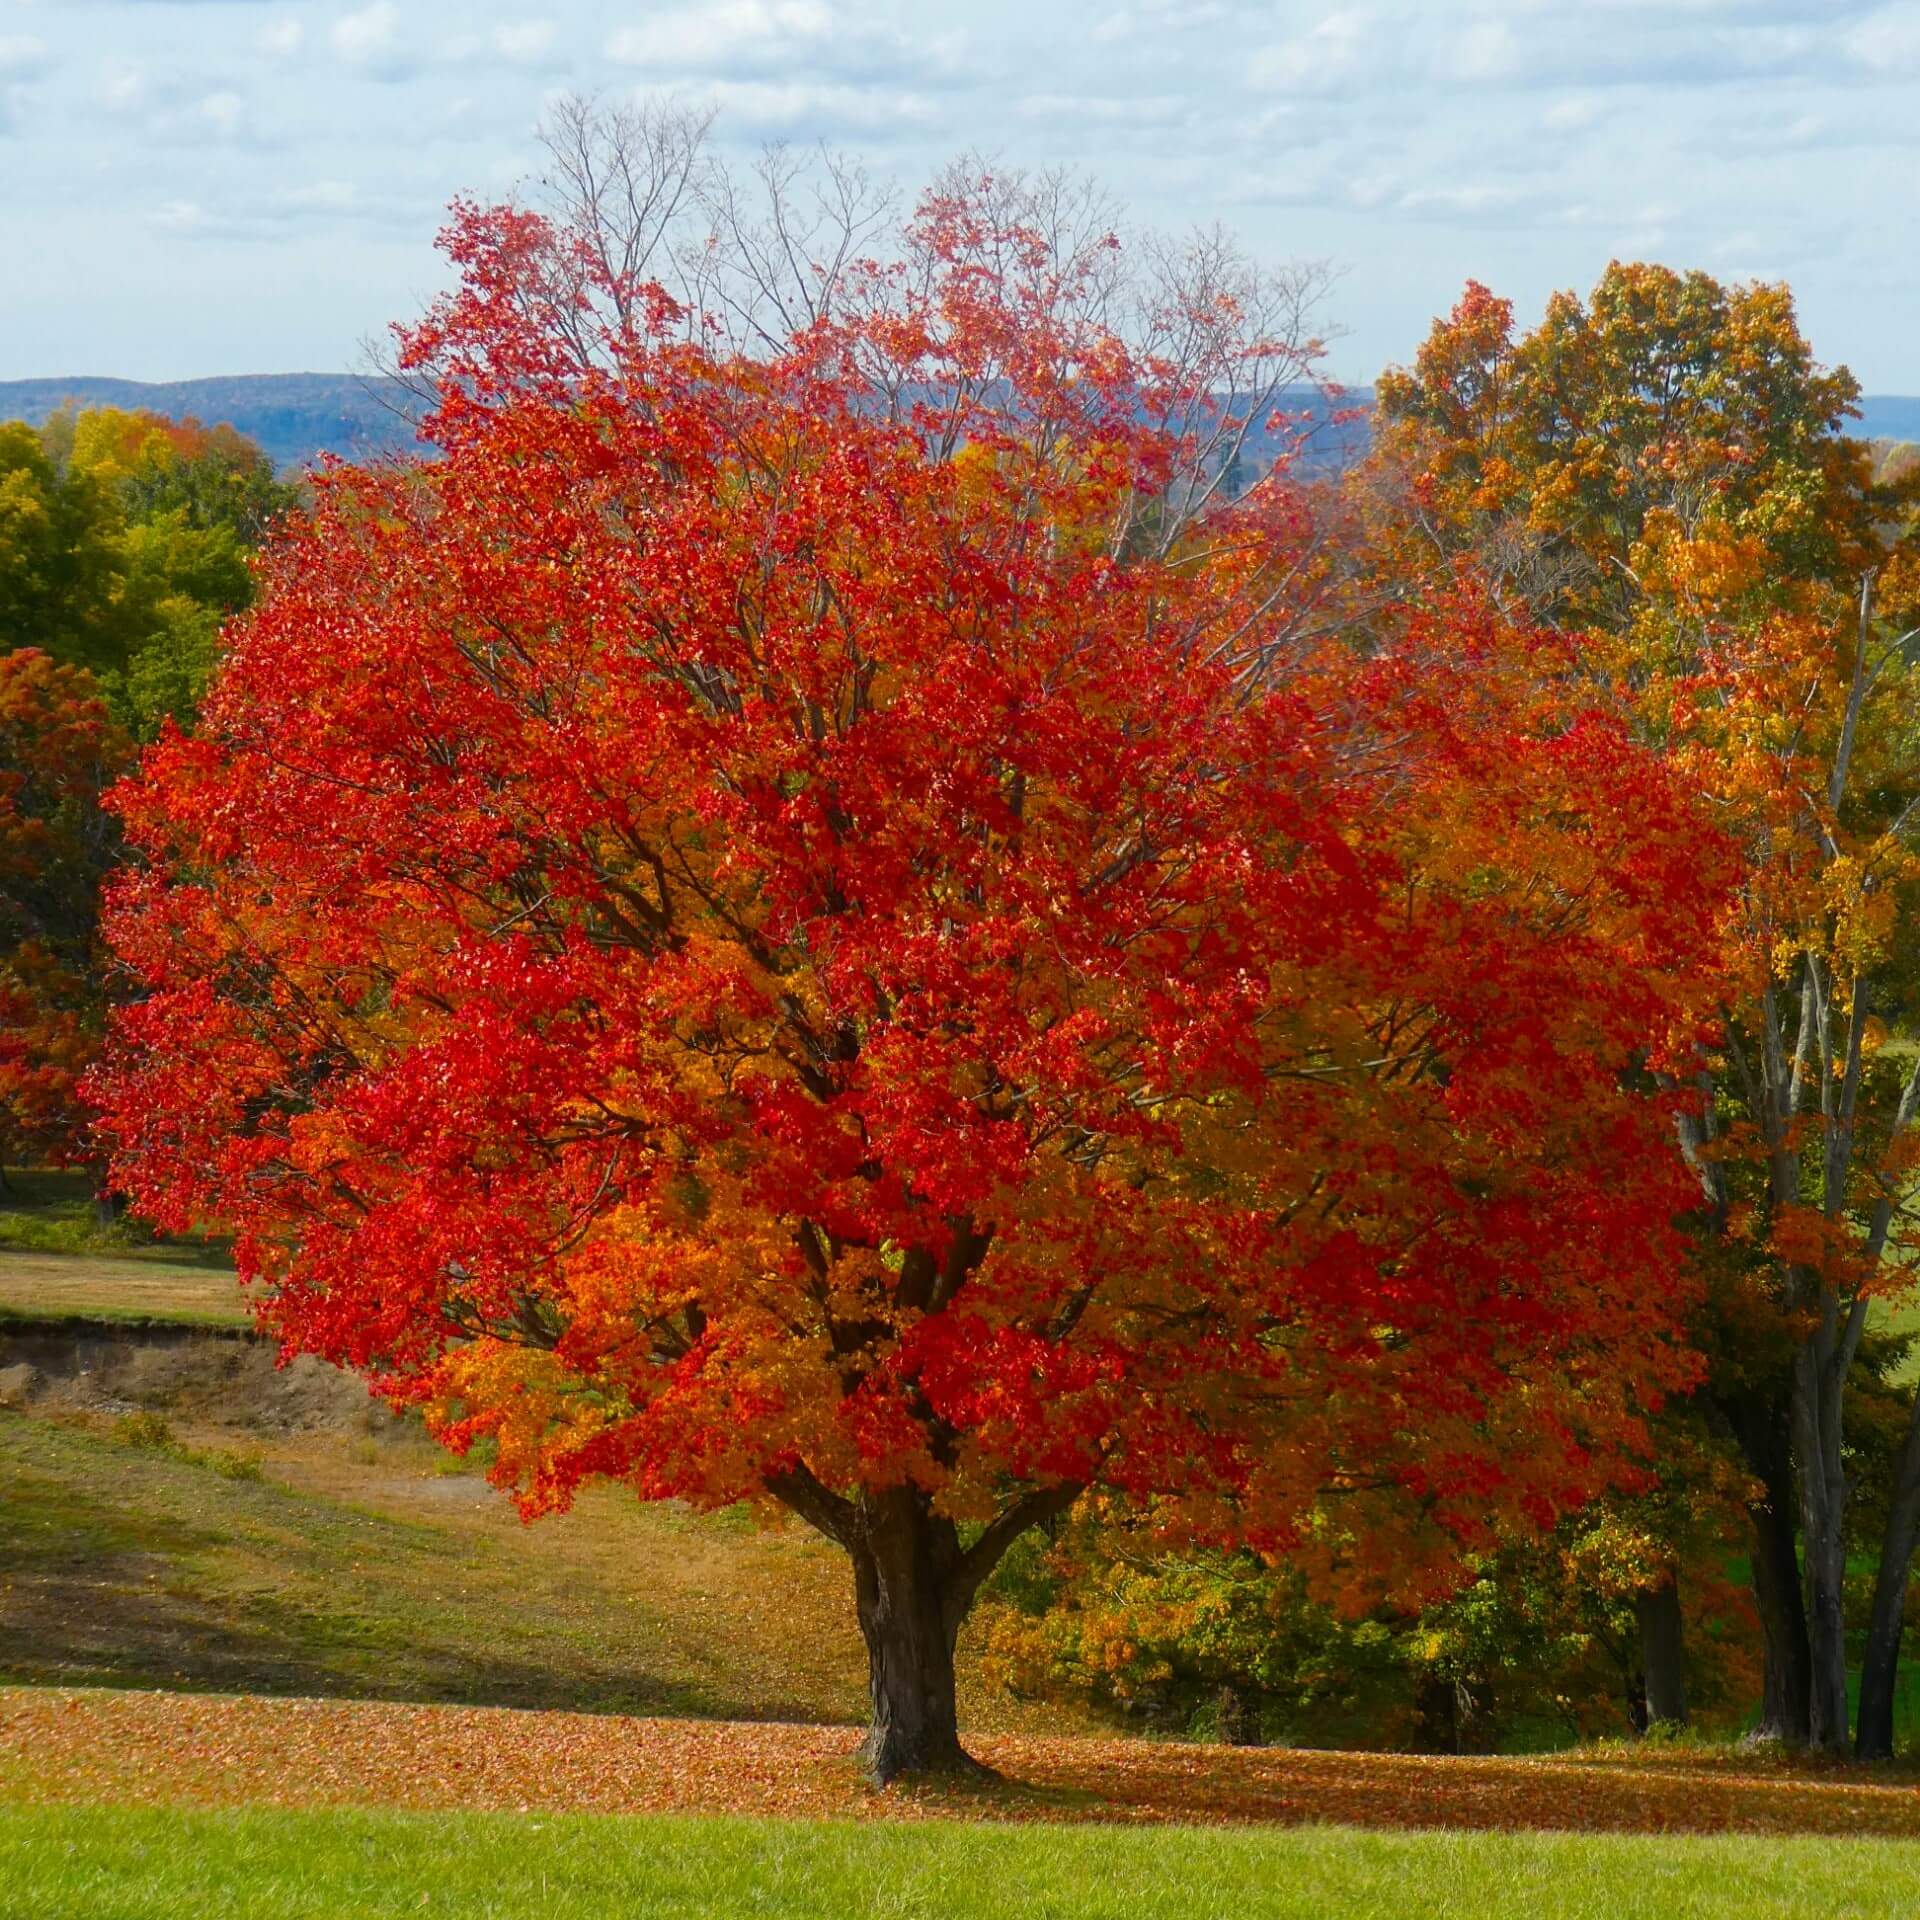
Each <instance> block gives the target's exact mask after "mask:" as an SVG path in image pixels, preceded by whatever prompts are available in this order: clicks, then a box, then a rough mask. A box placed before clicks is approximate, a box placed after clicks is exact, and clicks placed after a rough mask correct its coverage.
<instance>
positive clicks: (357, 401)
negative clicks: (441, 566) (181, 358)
mask: <svg viewBox="0 0 1920 1920" xmlns="http://www.w3.org/2000/svg"><path fill="white" fill-rule="evenodd" d="M69 402H73V403H75V404H77V405H79V406H81V407H124V408H127V409H128V410H130V411H132V410H137V409H142V408H144V409H146V410H147V411H149V412H153V413H163V414H165V415H167V416H168V418H169V419H174V420H179V419H184V418H186V417H187V416H188V415H189V414H191V415H192V416H193V417H194V418H195V419H197V420H200V421H202V422H203V423H204V424H206V425H207V426H213V425H215V424H217V423H219V422H221V421H225V422H226V423H227V424H228V425H230V426H233V427H237V428H238V429H239V431H240V432H242V433H244V434H245V435H246V436H247V438H248V439H250V440H252V441H255V442H256V443H257V444H258V445H259V446H260V447H261V449H262V450H263V451H264V452H265V453H266V454H267V456H268V458H269V459H271V460H272V461H273V463H274V465H275V466H276V467H278V468H280V469H281V470H282V471H283V472H293V473H297V472H298V471H299V470H300V469H301V468H303V467H308V466H311V465H312V464H313V463H314V462H315V461H316V460H318V459H319V457H320V456H321V455H322V454H323V453H337V454H339V455H340V456H341V457H342V458H343V459H348V460H363V459H367V458H370V457H371V456H373V455H375V454H381V453H391V452H395V451H399V450H403V449H405V448H408V447H411V446H412V445H413V444H414V429H413V421H414V417H415V414H416V413H417V411H418V402H417V401H416V400H415V398H414V396H413V395H412V394H411V393H410V392H408V390H407V389H406V388H405V387H404V386H403V385H402V384H401V383H400V382H399V381H397V380H384V379H381V378H379V377H377V376H373V375H365V376H362V375H356V374H348V373H243V374H231V375H224V376H221V377H219V378H216V379H211V380H168V381H160V382H148V381H144V380H116V379H111V378H105V377H102V376H99V375H93V374H69V375H61V376H59V377H57V378H54V379H50V380H0V420H25V421H27V422H29V423H30V424H31V425H33V426H36V427H37V426H39V425H40V424H41V422H42V421H44V420H45V419H46V417H47V416H48V415H49V414H50V413H56V412H58V411H59V409H60V408H61V407H63V406H65V405H67V404H68V403H69Z"/></svg>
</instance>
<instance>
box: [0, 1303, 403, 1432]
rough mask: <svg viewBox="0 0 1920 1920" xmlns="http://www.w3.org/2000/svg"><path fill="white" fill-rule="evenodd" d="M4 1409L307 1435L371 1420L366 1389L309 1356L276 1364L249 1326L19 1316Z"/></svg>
mask: <svg viewBox="0 0 1920 1920" xmlns="http://www.w3.org/2000/svg"><path fill="white" fill-rule="evenodd" d="M0 1407H16V1408H22V1409H26V1410H29V1411H32V1412H46V1413H102V1414H125V1413H135V1412H148V1411H152V1412H159V1413H165V1414H167V1415H169V1416H172V1417H176V1418H180V1419H185V1420H188V1421H192V1422H194V1423H196V1424H203V1425H209V1426H221V1427H244V1428H247V1429H250V1430H253V1431H256V1432H263V1433H300V1432H309V1431H314V1430H324V1429H330V1428H338V1427H345V1426H348V1425H352V1424H360V1423H362V1422H364V1421H365V1419H366V1416H367V1412H368V1400H367V1390H366V1387H365V1386H364V1385H363V1384H362V1383H361V1382H360V1381H358V1380H356V1379H354V1378H353V1377H352V1376H351V1375H348V1374H344V1373H341V1372H340V1371H339V1370H338V1369H336V1368H334V1367H330V1366H328V1365H327V1364H326V1363H325V1362H324V1361H320V1360H314V1359H311V1358H308V1357H306V1356H302V1357H301V1358H299V1359H297V1360H295V1361H294V1362H293V1363H292V1364H291V1365H290V1366H286V1367H282V1366H279V1365H277V1364H276V1361H275V1354H274V1349H273V1347H272V1346H271V1345H270V1344H269V1343H268V1342H267V1341H265V1340H262V1339H260V1338H259V1337H258V1336H257V1335H255V1334H253V1333H251V1332H250V1331H249V1330H247V1329H245V1328H242V1327H197V1326H184V1325H172V1324H168V1323H166V1322H163V1321H145V1322H129V1321H112V1320H85V1319H76V1318H58V1317H48V1318H46V1319H28V1318H25V1317H15V1318H13V1319H10V1320H7V1321H5V1322H0Z"/></svg>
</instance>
